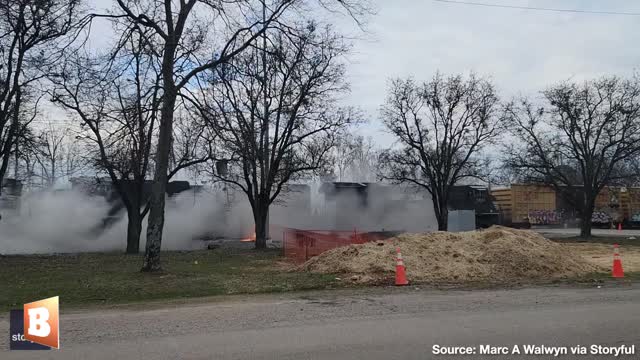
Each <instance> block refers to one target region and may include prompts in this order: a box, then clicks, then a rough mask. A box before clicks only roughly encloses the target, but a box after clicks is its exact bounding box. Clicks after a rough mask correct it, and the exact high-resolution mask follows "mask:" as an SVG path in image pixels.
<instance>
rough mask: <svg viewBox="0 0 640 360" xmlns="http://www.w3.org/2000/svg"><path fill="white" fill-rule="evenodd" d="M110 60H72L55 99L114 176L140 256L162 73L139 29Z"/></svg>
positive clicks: (131, 245)
mask: <svg viewBox="0 0 640 360" xmlns="http://www.w3.org/2000/svg"><path fill="white" fill-rule="evenodd" d="M129 35H130V36H128V37H126V38H125V41H124V42H122V43H119V44H118V45H117V46H116V48H115V50H114V51H113V52H112V53H111V54H109V56H97V57H88V56H86V55H82V54H81V52H78V53H76V54H75V55H72V56H69V57H67V59H66V62H65V63H64V64H63V65H62V67H61V68H60V69H59V71H58V73H57V75H55V76H52V77H51V80H52V81H53V82H54V84H55V87H54V90H53V91H52V93H51V94H52V100H53V101H54V102H55V103H57V104H59V105H61V106H62V107H63V108H64V109H66V110H68V111H70V113H72V114H74V115H75V116H77V117H78V118H79V119H80V121H81V130H80V132H79V134H78V139H79V140H84V142H85V144H87V146H88V148H89V149H91V150H92V151H91V153H92V154H93V157H92V159H90V160H91V162H92V163H93V164H94V166H95V168H96V169H97V170H98V171H104V172H105V173H107V174H108V176H109V178H110V179H111V182H112V184H113V186H114V188H115V190H116V192H117V193H118V195H119V197H120V199H121V201H122V203H123V205H124V207H125V209H126V211H127V217H128V223H127V224H128V225H127V250H126V251H127V253H131V254H137V253H138V252H139V246H140V233H141V231H142V220H143V218H144V216H145V215H146V213H147V211H148V207H147V206H146V204H147V200H148V199H147V196H146V194H145V193H146V192H145V188H144V186H145V182H146V179H147V176H148V175H149V173H150V171H149V167H150V157H151V155H150V154H151V149H152V145H153V141H154V136H155V131H156V129H157V127H156V121H157V113H158V111H157V109H158V106H157V105H158V103H159V101H160V95H159V93H160V87H159V82H160V80H159V71H158V66H157V63H156V62H155V58H154V57H153V56H150V55H149V54H148V48H147V47H146V45H145V43H144V41H145V37H144V35H143V34H142V33H141V31H139V30H138V29H132V30H131V31H130V34H129Z"/></svg>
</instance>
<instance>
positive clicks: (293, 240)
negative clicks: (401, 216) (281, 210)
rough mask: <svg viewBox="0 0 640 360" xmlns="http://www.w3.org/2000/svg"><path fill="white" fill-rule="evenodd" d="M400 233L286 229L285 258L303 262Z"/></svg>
mask: <svg viewBox="0 0 640 360" xmlns="http://www.w3.org/2000/svg"><path fill="white" fill-rule="evenodd" d="M397 233H398V232H389V231H382V232H361V233H359V232H358V231H356V230H353V231H335V230H301V229H291V228H286V229H284V230H283V233H282V247H283V249H284V256H285V257H288V258H290V259H292V260H295V261H298V262H303V261H307V260H309V259H310V258H312V257H314V256H317V255H320V254H322V253H323V252H325V251H327V250H331V249H334V248H337V247H341V246H346V245H352V244H364V243H366V242H369V241H376V240H384V239H387V238H390V237H392V236H394V235H396V234H397Z"/></svg>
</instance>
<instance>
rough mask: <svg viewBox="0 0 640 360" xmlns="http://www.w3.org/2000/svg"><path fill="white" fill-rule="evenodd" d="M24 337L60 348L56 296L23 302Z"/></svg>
mask: <svg viewBox="0 0 640 360" xmlns="http://www.w3.org/2000/svg"><path fill="white" fill-rule="evenodd" d="M24 329H25V334H24V337H25V339H27V340H29V341H33V342H34V343H38V344H42V345H46V346H50V347H52V348H56V349H59V348H60V338H59V321H58V297H57V296H56V297H52V298H48V299H44V300H40V301H34V302H32V303H28V304H24Z"/></svg>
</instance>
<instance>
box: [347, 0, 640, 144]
mask: <svg viewBox="0 0 640 360" xmlns="http://www.w3.org/2000/svg"><path fill="white" fill-rule="evenodd" d="M469 1H471V2H482V3H490V4H505V5H519V6H532V7H548V8H562V9H581V10H593V11H619V12H636V13H640V1H631V0H469ZM376 5H377V10H378V13H377V15H376V16H374V17H372V18H371V19H370V20H369V24H368V31H369V34H368V35H366V38H367V39H366V40H362V41H357V42H356V43H355V44H354V45H355V48H354V53H353V55H352V57H351V64H350V66H349V78H350V82H351V84H352V93H351V96H350V97H349V98H348V99H345V101H347V102H348V103H350V104H353V105H357V106H360V107H361V108H363V109H364V110H365V111H366V112H367V113H368V115H369V117H370V119H371V124H370V125H369V126H368V127H367V129H363V130H364V131H365V132H366V133H368V134H371V135H374V136H375V137H376V139H379V143H381V144H389V139H388V138H387V136H384V135H380V134H379V130H380V128H381V127H380V126H379V119H378V111H377V110H378V108H379V107H380V105H381V104H382V103H383V101H384V98H385V90H386V86H387V83H388V80H389V79H390V78H393V77H406V76H413V77H414V78H415V79H417V80H427V79H429V78H430V77H431V76H433V74H434V73H435V72H436V71H437V70H440V71H441V72H444V73H460V72H462V73H466V72H468V71H475V72H477V73H478V74H481V75H486V76H490V77H491V78H492V79H493V80H494V82H495V84H496V85H497V87H498V89H499V90H500V93H501V94H502V95H503V97H507V98H508V97H511V96H513V95H517V94H518V93H520V92H522V93H525V94H531V93H536V92H537V91H539V90H540V89H543V88H544V87H546V86H548V85H549V84H552V83H554V82H557V81H561V80H564V79H568V78H573V79H585V78H592V77H597V76H601V75H603V74H617V75H623V76H624V75H629V74H631V73H632V72H633V71H634V70H635V69H636V68H638V64H639V62H638V60H640V16H620V15H596V14H579V13H557V12H549V11H533V10H518V9H504V8H492V7H479V6H471V5H460V4H451V3H441V2H436V1H433V0H393V1H391V0H379V1H377V2H376ZM351 31H353V30H351Z"/></svg>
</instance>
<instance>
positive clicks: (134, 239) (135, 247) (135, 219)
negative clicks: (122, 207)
mask: <svg viewBox="0 0 640 360" xmlns="http://www.w3.org/2000/svg"><path fill="white" fill-rule="evenodd" d="M127 216H128V223H127V254H138V253H139V252H140V233H141V232H142V216H141V215H140V209H135V208H132V209H127Z"/></svg>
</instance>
